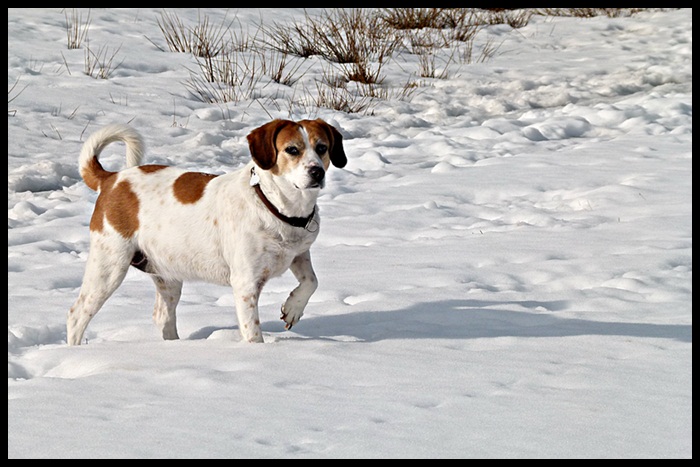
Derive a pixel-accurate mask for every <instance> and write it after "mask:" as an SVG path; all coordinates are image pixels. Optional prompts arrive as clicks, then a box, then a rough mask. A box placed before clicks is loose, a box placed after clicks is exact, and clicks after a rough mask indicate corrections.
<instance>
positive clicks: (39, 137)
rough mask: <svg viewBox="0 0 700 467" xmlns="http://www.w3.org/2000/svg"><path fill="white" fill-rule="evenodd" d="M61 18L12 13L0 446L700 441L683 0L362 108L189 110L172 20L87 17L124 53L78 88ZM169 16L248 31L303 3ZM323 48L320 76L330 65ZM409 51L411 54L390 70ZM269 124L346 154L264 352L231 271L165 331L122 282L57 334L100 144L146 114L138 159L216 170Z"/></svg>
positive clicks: (107, 453)
mask: <svg viewBox="0 0 700 467" xmlns="http://www.w3.org/2000/svg"><path fill="white" fill-rule="evenodd" d="M171 11H174V10H171ZM273 12H274V14H273ZM66 13H70V10H68V9H66V10H62V9H32V10H28V9H9V10H8V90H10V89H12V90H11V91H9V92H8V119H7V121H8V419H7V425H8V458H47V457H53V458H68V457H93V458H126V457H144V458H152V457H167V458H172V457H189V458H202V457H229V458H243V457H259V458H305V457H309V458H359V457H370V458H404V457H405V458H408V457H418V458H424V457H439V458H443V457H445V458H446V457H460V458H461V457H466V458H473V457H485V458H495V457H506V458H537V457H543V458H552V457H562V458H619V457H621V458H646V457H650V458H691V457H692V232H693V231H692V199H691V194H692V10H690V9H681V10H672V11H656V12H642V13H640V14H637V15H634V16H632V17H622V18H607V17H595V18H590V19H580V18H561V17H559V18H551V17H548V18H545V17H533V18H532V19H531V21H530V23H529V24H528V25H527V26H525V27H523V28H521V29H512V28H510V27H509V26H506V25H499V26H492V27H490V28H489V29H487V30H485V31H482V32H481V33H480V35H479V36H478V38H477V42H476V47H477V48H478V47H480V46H483V45H484V44H485V43H486V40H487V39H489V38H490V40H492V41H493V42H492V43H493V44H496V45H498V50H497V52H496V54H495V56H493V57H492V58H491V59H490V60H486V61H484V62H483V63H474V64H469V65H468V64H459V63H456V62H454V61H453V62H452V63H449V65H448V73H447V77H446V78H444V79H417V81H420V82H421V86H419V88H418V89H417V91H416V92H415V93H414V94H413V95H412V96H411V98H410V99H406V100H399V99H395V98H394V99H388V100H385V101H381V102H377V103H376V104H375V106H374V107H373V108H372V110H371V112H368V113H351V114H348V113H343V112H337V111H333V110H330V109H324V108H317V107H314V106H308V105H307V106H295V105H292V103H291V102H292V100H291V99H290V98H289V97H288V96H289V93H288V92H287V91H284V89H283V90H282V91H280V90H279V89H277V90H274V91H273V90H272V87H271V86H267V87H265V88H261V90H260V94H259V95H258V98H257V99H254V100H250V99H247V100H243V101H241V102H236V103H228V104H207V103H203V102H200V101H199V100H197V99H196V98H195V97H194V96H192V95H191V94H190V92H189V91H188V87H187V86H186V84H185V83H186V82H187V80H188V78H189V77H190V70H193V69H196V65H195V62H194V59H193V58H192V56H191V55H190V54H187V53H174V52H169V51H167V47H166V45H165V41H164V38H163V34H162V33H161V31H160V29H159V27H158V22H157V20H158V19H159V18H161V13H162V11H161V10H158V9H120V10H112V9H93V10H91V11H90V26H89V46H90V48H91V49H93V50H95V51H97V50H100V48H102V49H101V50H102V51H103V53H105V54H106V56H112V55H113V56H114V57H115V60H114V63H115V66H114V69H113V74H112V76H110V77H109V79H106V80H104V79H95V78H92V77H89V76H87V75H86V74H84V73H83V69H84V63H85V46H84V47H83V48H81V49H76V50H68V48H67V38H66V30H65V22H66ZM81 13H82V14H83V15H86V14H87V10H82V12H81ZM176 13H177V15H178V17H179V18H181V19H182V20H183V22H185V23H186V24H190V25H194V24H196V22H197V18H198V14H199V15H208V16H209V17H210V18H211V19H212V23H215V24H218V23H219V22H221V21H222V20H223V18H224V17H225V16H224V15H226V18H227V19H234V18H235V23H234V28H235V30H236V31H237V34H241V33H242V32H245V31H248V32H249V33H251V34H252V33H254V32H255V31H257V30H258V29H259V28H258V24H259V23H260V21H263V22H267V23H268V24H269V23H271V22H273V21H274V22H278V23H282V22H285V21H288V22H290V24H291V22H292V21H293V20H295V19H296V20H299V19H303V17H304V11H303V10H296V9H287V10H281V11H280V10H266V11H259V10H240V11H236V10H229V11H224V10H217V9H212V10H201V11H198V10H195V9H189V10H177V11H176ZM308 13H309V14H310V15H318V14H320V12H319V11H318V10H309V11H308ZM200 17H201V16H200ZM160 49H163V50H160ZM115 51H116V52H115ZM307 63H308V65H306V64H304V66H305V67H306V66H308V70H307V71H306V75H305V76H304V78H305V79H308V80H309V84H307V88H308V89H316V87H315V84H313V83H314V82H315V81H314V80H315V79H317V76H320V74H321V72H320V70H321V69H322V67H324V66H326V67H327V66H328V64H327V63H324V62H323V61H322V60H321V59H319V58H318V57H316V58H312V59H308V61H307ZM416 63H417V58H416V57H415V56H413V55H411V54H409V53H407V52H404V53H402V54H397V55H396V56H395V57H393V58H392V60H391V61H389V62H388V64H387V65H386V66H385V68H384V69H383V71H385V72H386V77H387V80H386V83H387V85H391V83H400V84H403V83H405V82H406V80H407V79H408V78H409V76H410V75H411V73H414V72H415V70H416ZM445 63H446V62H445ZM413 78H416V77H415V75H413ZM14 83H17V84H16V86H14V87H13V84H14ZM266 93H267V94H266ZM285 93H286V94H285ZM297 97H298V96H297ZM271 117H275V118H277V117H279V118H291V119H300V118H308V117H310V118H317V117H320V118H324V119H326V120H327V121H329V122H331V123H333V124H335V125H336V126H337V127H338V128H339V129H340V130H341V132H342V133H343V135H344V136H345V151H346V153H347V155H348V159H349V162H348V165H347V166H346V167H345V168H344V169H333V168H332V169H331V170H330V172H329V175H328V177H329V179H328V182H327V184H326V188H325V189H324V190H323V192H322V194H321V197H320V199H319V208H320V209H321V212H322V219H323V222H322V228H321V233H320V235H319V239H318V240H317V242H316V243H315V244H314V246H313V247H312V255H313V257H314V264H315V269H316V272H317V274H318V276H319V279H320V286H319V289H318V291H317V292H316V294H315V295H314V296H313V297H312V299H311V302H310V303H309V306H308V307H307V309H306V312H305V315H304V318H302V320H301V321H300V323H299V324H298V325H296V326H295V327H294V329H293V330H292V331H285V330H284V327H283V324H284V323H283V322H282V321H280V320H279V307H280V305H281V304H282V303H283V301H284V299H285V298H286V296H287V294H288V293H289V291H290V290H291V288H293V287H294V286H295V281H294V279H293V277H292V276H291V274H287V275H285V276H283V277H281V278H277V279H274V280H272V281H271V282H270V283H269V284H268V286H267V287H266V289H265V290H264V293H263V296H262V298H261V320H262V322H263V331H264V337H265V340H266V343H265V344H262V345H252V344H247V343H244V342H241V340H240V337H239V334H238V329H237V323H236V318H235V312H234V309H233V298H232V295H231V293H230V290H229V289H228V288H226V287H220V286H215V285H210V284H204V283H186V284H185V287H184V290H183V297H182V301H181V303H180V307H179V309H178V312H179V313H178V326H179V333H180V336H181V340H179V341H167V342H166V341H163V340H161V338H160V337H159V335H158V333H157V330H156V328H155V326H154V325H153V324H152V322H151V307H152V302H153V298H154V291H153V286H152V282H151V281H150V280H149V279H148V278H147V277H146V276H145V275H144V274H143V273H141V272H140V271H137V270H133V271H130V272H129V274H128V275H127V278H126V280H125V282H124V284H123V285H122V286H121V288H119V289H118V290H117V292H116V293H115V294H114V295H113V296H112V298H111V299H110V300H109V301H108V302H107V304H106V305H105V307H104V308H103V309H102V311H101V312H100V313H99V314H98V315H97V316H96V317H95V319H94V320H93V321H92V322H91V324H90V326H89V327H88V330H87V333H86V337H87V339H88V344H87V345H83V346H80V347H69V346H67V345H66V331H65V318H66V314H67V312H68V309H69V308H70V307H71V305H72V304H73V301H74V300H75V299H76V297H77V294H78V291H79V288H80V284H81V279H82V274H83V269H84V266H85V261H86V258H87V254H88V223H89V219H90V215H91V212H92V207H93V204H94V201H95V198H96V194H95V193H94V192H92V191H91V190H89V189H88V188H87V187H86V186H85V184H84V183H83V182H82V180H81V179H80V176H79V174H78V166H77V161H78V154H79V152H80V148H81V145H82V142H84V141H85V139H86V138H87V136H88V135H89V134H90V133H91V132H92V131H94V130H96V129H97V128H98V127H100V126H102V125H106V124H110V123H126V122H129V123H131V124H132V125H133V126H134V127H135V128H137V129H138V130H139V131H141V132H142V134H143V135H144V137H145V140H146V144H147V155H146V161H147V162H148V163H166V164H172V165H179V166H182V167H186V168H188V169H191V170H201V171H205V172H211V173H223V172H227V171H230V170H234V169H236V168H238V167H240V166H242V165H243V164H244V163H246V162H247V161H248V159H249V157H250V156H249V153H248V149H247V143H246V139H245V137H246V135H247V134H248V132H249V131H250V130H252V129H253V128H255V127H257V126H260V125H262V124H263V123H265V122H267V121H268V120H270V118H271ZM103 161H104V162H105V165H106V166H107V168H109V169H112V170H117V169H119V168H121V167H123V166H124V151H123V147H122V146H121V145H112V146H110V147H109V148H108V149H107V150H106V151H105V153H104V154H103Z"/></svg>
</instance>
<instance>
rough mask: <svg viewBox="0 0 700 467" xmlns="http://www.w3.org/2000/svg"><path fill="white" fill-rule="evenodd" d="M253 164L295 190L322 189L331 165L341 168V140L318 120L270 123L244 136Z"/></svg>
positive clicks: (333, 128) (331, 129)
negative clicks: (287, 182)
mask: <svg viewBox="0 0 700 467" xmlns="http://www.w3.org/2000/svg"><path fill="white" fill-rule="evenodd" d="M248 145H249V147H250V153H251V155H252V156H253V160H254V161H255V163H256V164H257V165H258V167H260V168H261V169H263V170H269V171H271V172H272V173H273V174H274V175H277V176H281V177H285V178H287V179H288V180H289V181H290V182H291V183H292V184H293V185H294V186H296V187H297V188H298V189H307V188H323V185H324V183H325V175H326V170H328V167H329V166H330V164H331V163H332V164H333V165H334V166H336V167H345V164H346V163H347V158H346V157H345V151H344V150H343V136H342V135H341V134H340V132H339V131H338V130H336V129H335V127H333V126H332V125H329V124H328V123H326V122H324V121H323V120H321V119H316V120H301V121H298V122H293V121H291V120H273V121H271V122H269V123H266V124H265V125H263V126H261V127H260V128H256V129H255V130H253V131H251V132H250V134H249V135H248Z"/></svg>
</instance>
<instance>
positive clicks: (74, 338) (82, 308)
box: [66, 236, 133, 345]
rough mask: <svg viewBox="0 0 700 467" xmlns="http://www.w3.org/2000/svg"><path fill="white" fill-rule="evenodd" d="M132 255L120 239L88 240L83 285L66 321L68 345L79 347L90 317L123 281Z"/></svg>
mask: <svg viewBox="0 0 700 467" xmlns="http://www.w3.org/2000/svg"><path fill="white" fill-rule="evenodd" d="M115 242H116V243H118V244H116V245H115ZM132 255H133V249H131V248H130V247H129V245H128V244H127V242H126V240H125V239H123V238H117V239H115V236H111V237H102V236H95V237H92V238H91V239H90V253H89V255H88V259H87V264H86V266H85V274H84V276H83V284H82V286H81V287H80V294H79V295H78V299H77V300H76V301H75V304H74V305H73V306H72V307H71V309H70V312H69V313H68V319H67V320H66V330H67V341H68V344H69V345H80V341H81V340H82V339H83V334H84V333H85V329H86V328H87V326H88V324H89V323H90V320H91V319H92V317H93V316H95V314H96V313H97V312H98V311H100V308H102V305H104V303H105V301H107V299H108V298H109V297H110V296H111V295H112V294H113V293H114V291H115V290H116V289H117V287H119V285H120V284H121V283H122V281H123V280H124V276H125V275H126V271H127V269H129V263H130V261H131V257H132Z"/></svg>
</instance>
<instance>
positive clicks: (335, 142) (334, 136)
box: [316, 118, 348, 169]
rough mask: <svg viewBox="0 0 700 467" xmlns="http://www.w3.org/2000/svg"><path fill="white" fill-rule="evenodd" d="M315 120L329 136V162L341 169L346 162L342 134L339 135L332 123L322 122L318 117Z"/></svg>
mask: <svg viewBox="0 0 700 467" xmlns="http://www.w3.org/2000/svg"><path fill="white" fill-rule="evenodd" d="M316 121H317V122H318V123H320V124H321V126H322V127H324V128H325V129H326V131H327V132H328V134H329V136H330V139H331V149H330V151H329V152H330V156H331V162H332V163H333V165H334V166H336V167H338V168H341V169H342V168H343V167H345V164H347V163H348V158H347V157H345V150H344V149H343V135H341V134H340V132H339V131H338V130H337V129H336V128H335V127H334V126H333V125H331V124H329V123H326V122H324V121H323V120H321V119H320V118H317V119H316Z"/></svg>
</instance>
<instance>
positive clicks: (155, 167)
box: [139, 164, 168, 174]
mask: <svg viewBox="0 0 700 467" xmlns="http://www.w3.org/2000/svg"><path fill="white" fill-rule="evenodd" d="M166 168H168V166H167V165H156V164H150V165H140V166H139V169H140V170H141V172H143V173H147V174H150V173H153V172H158V171H159V170H163V169H166Z"/></svg>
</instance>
